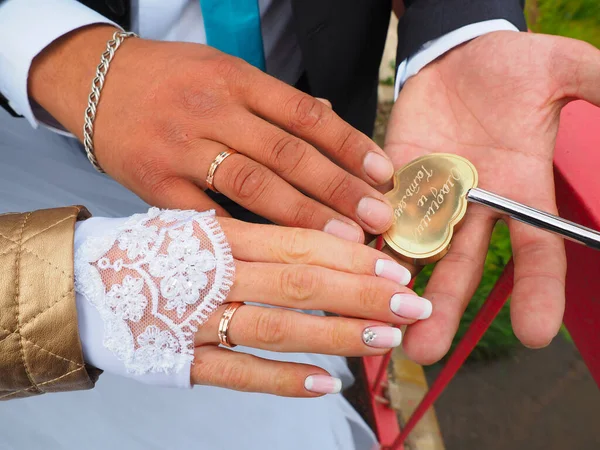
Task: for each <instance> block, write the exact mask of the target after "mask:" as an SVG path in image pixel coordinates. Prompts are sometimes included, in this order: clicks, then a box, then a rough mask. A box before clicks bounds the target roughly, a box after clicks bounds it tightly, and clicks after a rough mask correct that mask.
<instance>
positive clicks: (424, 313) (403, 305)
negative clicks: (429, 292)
mask: <svg viewBox="0 0 600 450" xmlns="http://www.w3.org/2000/svg"><path fill="white" fill-rule="evenodd" d="M390 309H391V310H392V311H393V313H394V314H396V315H398V316H402V317H406V318H407V319H418V320H423V319H427V318H428V317H429V316H431V311H432V310H433V305H432V304H431V302H430V301H429V300H427V299H426V298H423V297H419V296H417V295H412V294H394V295H393V296H392V300H391V301H390Z"/></svg>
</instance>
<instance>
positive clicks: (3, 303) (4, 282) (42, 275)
mask: <svg viewBox="0 0 600 450" xmlns="http://www.w3.org/2000/svg"><path fill="white" fill-rule="evenodd" d="M87 217H89V213H88V212H87V210H86V209H85V208H83V207H77V206H73V207H67V208H57V209H49V210H40V211H35V212H30V213H18V214H4V215H0V400H9V399H14V398H18V397H28V396H31V395H38V394H42V393H45V392H57V391H67V390H80V389H90V388H92V387H93V386H94V383H95V381H96V379H97V378H98V375H99V373H100V372H99V371H98V370H96V369H94V368H91V367H86V365H85V364H84V361H83V355H82V351H81V344H80V342H79V335H78V329H77V311H76V307H75V292H74V287H73V230H74V224H75V221H76V220H78V219H84V218H87Z"/></svg>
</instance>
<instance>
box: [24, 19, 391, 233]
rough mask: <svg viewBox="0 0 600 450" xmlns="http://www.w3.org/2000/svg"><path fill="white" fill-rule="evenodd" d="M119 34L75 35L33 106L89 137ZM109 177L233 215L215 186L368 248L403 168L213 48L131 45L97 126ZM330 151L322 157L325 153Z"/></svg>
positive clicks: (42, 60) (33, 79) (187, 205)
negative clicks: (109, 46) (95, 89)
mask: <svg viewBox="0 0 600 450" xmlns="http://www.w3.org/2000/svg"><path fill="white" fill-rule="evenodd" d="M114 31H115V29H114V28H112V27H107V26H92V27H87V28H83V29H80V30H76V31H75V32H72V33H70V34H69V35H67V36H65V37H63V38H61V39H60V40H58V41H56V42H55V43H54V44H52V45H51V46H49V47H48V48H46V49H45V50H44V51H43V52H42V53H41V54H40V55H38V57H37V58H36V60H35V61H34V63H33V65H32V69H31V72H30V77H29V88H30V92H31V95H32V97H33V98H34V99H35V100H36V101H37V102H38V103H40V104H41V105H42V106H43V107H44V108H45V109H46V110H48V111H49V112H50V113H51V114H52V115H53V116H54V117H55V118H56V119H57V120H58V121H59V122H60V123H62V124H63V125H64V126H65V127H66V128H67V129H69V130H70V131H72V132H73V133H75V134H76V135H77V136H78V137H79V138H80V139H81V138H82V125H83V118H84V111H85V108H86V101H87V98H88V95H89V91H90V86H91V82H92V79H93V78H94V71H95V68H96V66H97V64H98V62H99V58H100V54H101V53H102V52H103V51H104V49H105V47H106V42H107V40H108V39H110V38H111V36H112V34H113V32H114ZM94 127H95V130H94V147H95V153H96V156H97V159H98V161H99V163H100V165H101V166H102V167H103V169H104V170H105V171H106V172H107V173H108V174H110V175H111V176H112V177H113V178H114V179H116V180H117V181H119V182H120V183H121V184H123V185H124V186H126V187H127V188H128V189H131V190H132V191H133V192H135V193H136V194H138V195H139V196H140V197H141V198H143V199H144V200H145V201H147V202H148V203H150V204H152V205H155V206H159V207H163V208H178V209H196V210H206V209H210V208H215V209H217V211H219V212H220V215H223V214H225V213H224V211H223V210H221V209H220V208H219V207H218V205H216V204H214V203H213V202H212V201H211V200H210V199H209V197H208V196H206V195H205V194H204V192H203V189H206V188H207V184H206V177H207V174H208V170H209V166H210V165H211V162H212V161H213V160H214V159H215V157H216V156H217V155H218V154H219V153H220V152H222V151H224V150H227V149H228V148H233V149H234V150H236V151H237V152H239V153H238V154H234V155H232V156H230V157H228V158H227V159H226V160H225V161H223V163H222V164H221V165H220V166H219V168H218V170H217V171H216V173H215V178H214V186H215V188H216V189H217V190H218V191H219V192H221V193H223V194H224V195H226V196H227V197H229V198H230V199H232V200H234V201H235V202H237V203H238V204H240V205H242V206H244V207H245V208H246V209H249V210H251V211H253V212H255V213H257V214H258V215H260V216H263V217H265V218H267V219H270V220H271V221H273V222H276V223H278V224H282V225H287V226H294V227H302V228H312V229H318V230H324V231H326V232H329V233H331V234H334V235H337V236H338V237H342V238H344V239H347V240H352V241H355V242H362V241H363V239H364V235H363V229H364V230H365V231H367V232H369V233H380V232H383V231H385V230H386V229H387V227H388V226H389V225H390V224H391V221H392V209H391V207H390V206H389V204H388V203H387V201H386V200H385V198H384V197H383V195H382V194H381V193H379V192H378V191H377V190H376V189H375V188H374V186H376V185H381V184H383V183H385V182H387V181H388V180H389V179H390V178H391V176H392V173H393V166H392V163H391V161H390V159H389V158H388V157H387V156H386V155H385V153H384V152H383V151H382V150H381V149H380V148H378V147H377V145H376V144H374V143H373V142H372V140H371V139H369V138H368V137H367V136H365V135H364V134H362V133H360V132H358V131H357V130H355V129H353V128H352V127H351V126H350V125H348V124H347V123H345V122H344V121H343V120H342V119H340V118H339V117H338V116H337V115H336V114H335V113H334V112H333V110H331V108H330V107H328V106H327V105H326V104H325V103H323V102H320V101H318V100H317V99H315V98H313V97H311V96H309V95H306V94H304V93H302V92H300V91H298V90H297V89H294V88H293V87H291V86H289V85H287V84H285V83H283V82H281V81H278V80H276V79H275V78H273V77H270V76H268V75H266V74H265V73H263V72H261V71H260V70H258V69H256V68H254V67H252V66H250V65H249V64H247V63H245V62H244V61H242V60H240V59H238V58H234V57H231V56H228V55H226V54H224V53H221V52H219V51H217V50H215V49H214V48H211V47H208V46H205V45H199V44H186V43H177V42H156V41H148V40H144V39H134V38H132V39H127V40H126V41H125V42H124V43H123V45H122V46H121V47H120V48H119V50H118V51H117V53H116V55H115V58H114V59H113V61H112V62H111V64H110V69H109V72H108V74H107V76H106V83H105V85H104V88H103V90H102V94H101V99H100V102H99V106H98V114H97V118H96V121H95V125H94ZM321 152H322V153H321Z"/></svg>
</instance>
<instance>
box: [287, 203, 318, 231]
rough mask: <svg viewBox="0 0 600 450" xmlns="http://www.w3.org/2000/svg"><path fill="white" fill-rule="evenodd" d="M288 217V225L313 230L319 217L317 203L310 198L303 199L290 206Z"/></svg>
mask: <svg viewBox="0 0 600 450" xmlns="http://www.w3.org/2000/svg"><path fill="white" fill-rule="evenodd" d="M287 216H288V217H289V218H290V219H289V220H290V221H289V223H288V225H289V226H293V227H300V228H312V227H313V226H314V224H315V220H316V217H317V208H316V203H315V202H314V201H312V200H311V199H309V198H303V199H301V200H299V201H298V202H296V203H292V204H291V205H290V209H289V212H288V214H287Z"/></svg>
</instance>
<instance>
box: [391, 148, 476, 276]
mask: <svg viewBox="0 0 600 450" xmlns="http://www.w3.org/2000/svg"><path fill="white" fill-rule="evenodd" d="M477 181H478V178H477V170H476V169H475V166H473V164H471V163H470V162H469V161H468V160H466V159H465V158H462V157H460V156H457V155H452V154H447V153H432V154H430V155H426V156H423V157H421V158H418V159H415V160H414V161H412V162H410V163H409V164H407V165H405V166H404V167H402V168H400V169H398V170H397V171H396V173H395V175H394V189H392V190H391V191H390V192H388V193H387V194H386V197H387V198H388V199H389V200H390V202H391V203H392V206H393V208H394V223H393V225H392V226H391V227H390V229H389V230H388V231H387V232H386V233H385V234H384V235H383V238H384V239H385V242H386V244H387V245H388V246H389V247H390V248H391V249H392V250H393V251H394V252H395V253H397V254H398V256H399V257H401V258H402V259H404V260H406V261H409V262H411V263H413V264H418V265H424V264H430V263H432V262H435V261H438V260H439V259H441V258H442V257H443V256H444V255H445V254H446V253H447V252H448V249H449V248H450V241H451V240H452V235H453V233H454V228H455V227H456V226H458V225H459V224H460V222H461V220H462V218H463V217H464V216H465V213H466V212H467V199H466V194H467V192H468V191H469V189H472V188H475V187H477Z"/></svg>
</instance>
